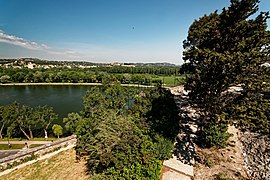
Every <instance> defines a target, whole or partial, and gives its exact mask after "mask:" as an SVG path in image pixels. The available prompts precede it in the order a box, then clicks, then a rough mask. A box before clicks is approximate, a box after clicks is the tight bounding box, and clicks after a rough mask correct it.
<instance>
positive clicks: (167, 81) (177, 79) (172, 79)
mask: <svg viewBox="0 0 270 180" xmlns="http://www.w3.org/2000/svg"><path fill="white" fill-rule="evenodd" d="M185 78H186V77H185V76H184V75H183V76H159V77H157V78H153V79H152V80H161V81H162V82H163V81H164V85H165V86H177V85H180V84H183V82H184V80H185Z"/></svg>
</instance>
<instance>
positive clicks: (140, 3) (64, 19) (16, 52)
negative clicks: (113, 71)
mask: <svg viewBox="0 0 270 180" xmlns="http://www.w3.org/2000/svg"><path fill="white" fill-rule="evenodd" d="M228 5H229V0H185V1H184V0H0V58H19V57H37V58H41V59H49V60H50V59H54V60H86V61H91V62H169V63H174V64H181V63H182V52H183V49H182V42H183V40H184V39H185V38H186V37H187V31H188V28H189V26H190V24H191V23H192V22H193V21H194V19H197V18H199V17H200V16H203V15H204V14H209V13H210V12H213V11H214V10H216V9H218V10H219V11H220V10H221V9H222V8H223V7H227V6H228ZM260 10H262V11H269V10H270V1H269V0H261V3H260Z"/></svg>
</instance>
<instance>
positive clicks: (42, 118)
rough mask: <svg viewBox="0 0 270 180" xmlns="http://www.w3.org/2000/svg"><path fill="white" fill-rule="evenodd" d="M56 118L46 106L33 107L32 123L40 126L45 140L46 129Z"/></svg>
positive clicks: (50, 108)
mask: <svg viewBox="0 0 270 180" xmlns="http://www.w3.org/2000/svg"><path fill="white" fill-rule="evenodd" d="M57 117H58V115H57V114H56V113H55V112H54V111H53V108H52V107H49V106H47V105H45V106H37V107H35V108H34V110H33V114H32V118H33V121H34V122H35V123H37V124H39V125H41V126H42V128H43V131H44V136H45V139H47V138H48V129H49V127H50V125H51V123H52V122H53V121H55V120H56V119H57Z"/></svg>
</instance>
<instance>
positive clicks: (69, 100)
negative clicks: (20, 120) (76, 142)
mask: <svg viewBox="0 0 270 180" xmlns="http://www.w3.org/2000/svg"><path fill="white" fill-rule="evenodd" d="M91 87H93V86H72V85H52V86H47V85H39V86H35V85H31V86H24V85H23V86H0V105H7V104H11V103H13V102H14V101H17V102H18V103H20V104H25V105H28V106H31V107H34V106H38V105H41V106H43V105H48V106H52V107H53V108H54V110H55V112H56V113H57V114H59V119H62V118H63V117H66V116H67V114H68V113H69V112H79V111H80V110H81V109H82V108H83V104H82V102H83V99H82V97H83V96H84V95H85V94H86V91H87V90H88V89H90V88H91Z"/></svg>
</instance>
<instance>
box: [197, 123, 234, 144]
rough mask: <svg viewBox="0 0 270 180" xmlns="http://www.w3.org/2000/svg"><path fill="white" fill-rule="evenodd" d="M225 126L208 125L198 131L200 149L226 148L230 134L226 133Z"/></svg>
mask: <svg viewBox="0 0 270 180" xmlns="http://www.w3.org/2000/svg"><path fill="white" fill-rule="evenodd" d="M227 129H228V127H227V125H225V124H220V125H214V124H208V125H205V126H204V128H203V129H202V130H200V131H199V139H200V145H201V146H202V147H206V148H209V147H213V146H216V147H219V148H223V147H225V146H226V141H227V140H228V139H229V137H230V134H229V133H228V132H227Z"/></svg>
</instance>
